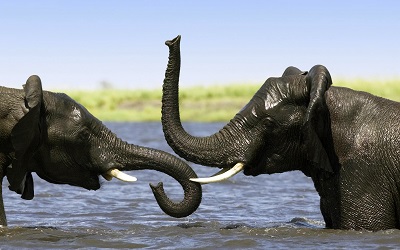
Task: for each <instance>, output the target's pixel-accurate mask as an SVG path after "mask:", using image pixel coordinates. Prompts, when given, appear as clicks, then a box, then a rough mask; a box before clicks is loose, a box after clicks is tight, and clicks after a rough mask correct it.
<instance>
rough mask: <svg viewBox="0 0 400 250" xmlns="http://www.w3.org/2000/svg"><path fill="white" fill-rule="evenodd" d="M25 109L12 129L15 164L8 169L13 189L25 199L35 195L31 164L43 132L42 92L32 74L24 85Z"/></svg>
mask: <svg viewBox="0 0 400 250" xmlns="http://www.w3.org/2000/svg"><path fill="white" fill-rule="evenodd" d="M24 92H25V98H24V108H25V109H27V110H28V112H27V113H26V114H25V115H24V116H23V117H22V118H21V119H20V120H19V121H18V123H17V124H16V125H15V126H14V128H13V129H12V131H11V142H12V145H13V148H14V151H15V159H14V160H13V162H12V167H11V168H9V169H8V170H7V179H8V182H9V183H10V186H9V188H10V190H12V191H15V192H17V193H18V194H22V195H21V197H22V198H23V199H27V200H30V199H32V198H33V196H34V191H33V178H32V175H31V173H30V172H29V166H30V165H31V164H33V156H34V154H35V152H36V150H37V149H38V148H39V146H40V144H41V141H42V140H41V137H42V133H41V131H43V129H44V128H43V126H42V124H43V118H42V117H43V114H41V113H42V105H43V92H42V83H41V81H40V78H39V77H38V76H30V77H29V78H28V80H27V81H26V84H25V85H24Z"/></svg>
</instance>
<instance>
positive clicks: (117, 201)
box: [0, 123, 400, 249]
mask: <svg viewBox="0 0 400 250" xmlns="http://www.w3.org/2000/svg"><path fill="white" fill-rule="evenodd" d="M106 125H107V126H108V127H109V128H110V129H111V130H112V131H114V132H115V133H116V134H117V135H118V136H119V137H121V138H123V139H124V140H126V141H128V142H130V143H135V144H139V145H142V146H148V147H153V148H158V149H162V150H165V151H168V152H170V153H173V152H172V150H171V149H170V148H169V146H168V145H167V144H166V142H165V141H164V137H163V133H162V129H161V126H160V124H159V123H106ZM222 126H223V124H220V123H187V124H185V128H186V129H187V130H188V131H190V133H192V134H195V135H200V136H201V135H209V134H211V133H214V132H216V131H218V130H219V129H220V128H222ZM191 166H192V167H193V168H194V169H195V171H196V172H197V174H198V175H199V176H209V175H211V174H213V173H215V172H216V169H213V168H207V167H204V166H199V165H194V164H192V165H191ZM130 174H132V175H135V176H136V177H138V181H137V182H136V183H134V184H127V183H122V182H119V181H117V180H113V181H111V182H106V181H104V183H103V185H102V188H101V189H100V190H98V191H86V190H85V189H81V188H78V187H72V186H68V185H55V184H51V183H47V182H46V181H44V180H41V179H39V178H38V177H37V176H34V179H35V198H34V199H33V200H31V201H25V200H22V199H21V198H19V195H17V194H15V193H13V192H11V191H9V190H8V188H7V181H6V180H5V181H4V183H3V193H4V194H3V195H4V202H5V207H6V213H7V219H8V224H9V226H8V227H6V228H0V249H38V248H40V249H76V248H85V249H127V248H149V249H217V248H218V249H234V248H238V249H239V248H251V249H270V248H274V249H277V248H282V249H287V248H295V249H305V248H307V249H321V248H325V249H341V248H346V249H347V248H355V249H365V248H379V247H388V248H398V247H400V231H399V230H386V231H380V232H366V231H343V230H327V229H324V222H323V219H322V216H321V213H320V211H319V197H318V195H317V193H316V191H315V189H314V186H313V184H312V182H311V180H310V179H309V178H308V177H306V176H304V175H303V174H302V173H300V172H290V173H283V174H275V175H270V176H268V175H263V176H258V177H247V176H244V175H243V174H239V175H237V176H235V177H233V178H232V179H230V180H228V181H225V182H222V183H215V184H208V185H204V186H203V201H202V203H201V205H200V207H199V209H198V210H197V211H196V212H195V213H194V214H192V215H191V216H189V217H187V218H181V219H176V218H172V217H169V216H167V215H166V214H164V213H163V212H162V211H161V209H160V208H159V207H158V205H157V203H156V201H155V199H154V197H153V195H152V193H151V190H150V187H149V185H148V183H158V182H159V181H163V182H164V184H165V189H166V191H167V193H168V195H170V196H171V197H174V198H175V199H177V200H179V199H181V198H182V196H183V192H182V191H181V187H180V185H179V184H178V183H176V182H175V181H174V180H173V179H172V178H170V177H168V176H166V175H164V174H162V173H158V172H155V171H147V170H145V171H132V172H130Z"/></svg>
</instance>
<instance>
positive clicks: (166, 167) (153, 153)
mask: <svg viewBox="0 0 400 250" xmlns="http://www.w3.org/2000/svg"><path fill="white" fill-rule="evenodd" d="M119 147H120V148H121V149H122V150H121V152H125V153H123V154H122V155H120V154H119V155H117V156H114V158H115V161H116V163H115V164H116V166H113V167H112V168H114V167H115V168H116V169H119V170H123V171H129V170H145V169H149V170H156V171H159V172H163V173H165V174H167V175H169V176H171V177H173V178H174V179H175V180H177V181H178V182H179V183H180V185H181V186H182V188H183V190H184V198H183V200H182V201H181V202H179V203H175V202H173V201H172V200H171V199H170V198H168V196H167V195H166V194H165V192H164V188H163V184H162V182H160V183H158V185H157V186H153V185H151V184H150V186H151V189H152V191H153V194H154V196H155V198H156V200H157V203H158V205H159V206H160V208H161V209H162V210H163V211H164V212H165V213H166V214H168V215H170V216H173V217H176V218H181V217H186V216H188V215H190V214H192V213H193V212H194V211H196V209H197V208H198V207H199V205H200V202H201V197H202V190H201V186H200V184H198V183H194V182H192V181H190V180H189V178H196V177H197V176H196V173H195V172H194V171H193V170H192V168H191V167H190V166H189V165H188V164H186V163H185V162H184V161H182V160H180V159H179V158H177V157H175V156H173V155H171V154H169V153H166V152H163V151H161V150H157V149H152V148H146V147H141V146H137V145H132V144H128V143H126V142H122V141H121V145H120V146H119Z"/></svg>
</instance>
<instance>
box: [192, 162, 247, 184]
mask: <svg viewBox="0 0 400 250" xmlns="http://www.w3.org/2000/svg"><path fill="white" fill-rule="evenodd" d="M243 169H244V163H241V162H239V163H236V165H235V166H233V167H232V168H223V169H222V170H221V171H219V172H218V173H216V174H215V175H213V176H211V177H206V178H191V179H190V180H191V181H194V182H198V183H201V184H207V183H213V182H220V181H223V180H226V179H229V178H231V177H232V176H234V175H236V174H238V173H239V172H241V171H243Z"/></svg>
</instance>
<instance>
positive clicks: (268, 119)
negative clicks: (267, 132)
mask: <svg viewBox="0 0 400 250" xmlns="http://www.w3.org/2000/svg"><path fill="white" fill-rule="evenodd" d="M263 124H264V126H265V127H267V128H272V127H275V124H276V121H275V119H273V118H272V117H270V116H267V117H265V118H264V119H263Z"/></svg>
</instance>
